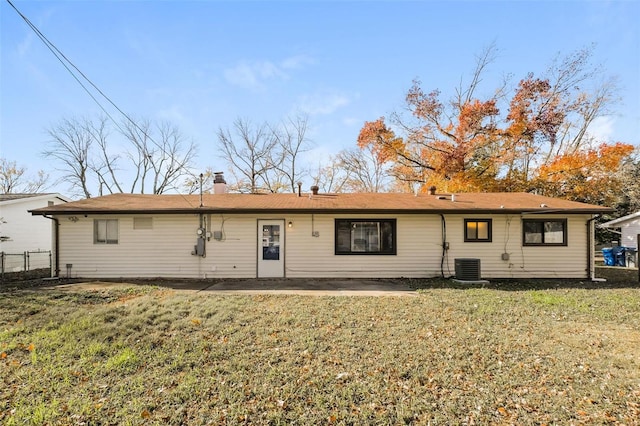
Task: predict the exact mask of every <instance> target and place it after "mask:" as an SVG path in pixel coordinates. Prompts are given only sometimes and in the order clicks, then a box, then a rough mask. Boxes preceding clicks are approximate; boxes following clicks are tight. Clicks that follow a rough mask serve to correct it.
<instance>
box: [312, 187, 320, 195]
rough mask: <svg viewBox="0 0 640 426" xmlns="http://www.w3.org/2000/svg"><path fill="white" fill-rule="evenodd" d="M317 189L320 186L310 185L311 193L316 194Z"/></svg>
mask: <svg viewBox="0 0 640 426" xmlns="http://www.w3.org/2000/svg"><path fill="white" fill-rule="evenodd" d="M319 190H320V187H319V186H318V185H313V186H312V187H311V193H312V194H313V195H318V191H319Z"/></svg>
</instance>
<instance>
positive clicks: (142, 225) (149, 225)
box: [133, 217, 153, 229]
mask: <svg viewBox="0 0 640 426" xmlns="http://www.w3.org/2000/svg"><path fill="white" fill-rule="evenodd" d="M133 229H153V218H150V217H134V218H133Z"/></svg>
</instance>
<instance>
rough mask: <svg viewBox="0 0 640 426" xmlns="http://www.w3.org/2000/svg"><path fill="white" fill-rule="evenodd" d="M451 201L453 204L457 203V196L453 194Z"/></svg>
mask: <svg viewBox="0 0 640 426" xmlns="http://www.w3.org/2000/svg"><path fill="white" fill-rule="evenodd" d="M451 201H453V202H455V201H456V194H451Z"/></svg>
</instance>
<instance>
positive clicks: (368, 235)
mask: <svg viewBox="0 0 640 426" xmlns="http://www.w3.org/2000/svg"><path fill="white" fill-rule="evenodd" d="M335 225H336V240H335V253H336V254H396V221H395V219H336V222H335Z"/></svg>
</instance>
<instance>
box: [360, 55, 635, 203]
mask: <svg viewBox="0 0 640 426" xmlns="http://www.w3.org/2000/svg"><path fill="white" fill-rule="evenodd" d="M494 53H495V48H494V47H493V46H491V47H489V48H488V49H486V50H485V51H484V52H483V53H482V55H480V56H479V57H478V60H477V63H476V67H475V69H474V71H473V73H472V77H471V80H470V82H469V83H468V85H467V86H466V87H463V86H460V87H459V88H457V89H456V91H455V95H454V96H453V97H451V98H450V99H448V100H443V99H442V94H441V92H440V91H438V90H433V91H430V92H426V91H425V90H424V89H423V88H422V83H421V82H420V81H418V80H415V81H414V82H413V85H412V86H411V88H410V89H409V90H408V92H407V95H406V99H405V100H406V106H407V108H406V109H407V110H408V114H402V113H393V114H392V115H391V117H390V119H389V120H388V122H387V121H385V119H384V118H383V117H381V118H379V119H377V120H375V121H371V122H366V123H365V124H364V126H363V128H362V129H361V131H360V134H359V137H358V146H359V147H360V148H363V149H365V148H366V149H370V150H372V151H373V152H376V153H377V154H378V156H379V158H381V159H383V160H384V161H385V162H387V163H388V164H389V165H390V166H391V170H392V173H393V175H394V177H395V179H396V186H397V187H398V189H404V190H408V189H409V188H416V186H417V187H418V189H419V190H421V191H426V188H428V187H429V186H432V185H435V186H436V187H437V188H438V189H439V190H440V191H447V192H474V191H528V192H533V191H535V192H538V193H541V194H545V195H551V196H559V197H564V198H570V199H576V200H581V201H586V202H594V203H611V202H613V198H614V196H613V195H611V194H610V195H606V194H607V193H611V191H605V189H606V188H607V187H610V185H611V184H612V183H613V182H612V180H613V179H614V178H613V177H612V176H613V175H614V172H615V171H616V170H618V168H619V167H620V165H621V164H622V163H623V161H624V160H625V158H627V157H628V156H629V155H630V153H631V151H632V149H633V147H632V146H631V145H627V144H623V143H616V144H606V143H602V141H597V140H595V139H594V138H593V137H592V136H591V134H590V132H589V129H590V126H592V124H593V122H594V120H595V119H596V118H598V117H602V116H604V115H606V114H607V113H608V112H609V107H610V106H611V105H612V104H613V103H615V101H616V100H617V97H616V84H615V80H604V81H603V82H600V83H599V84H597V85H595V86H593V84H594V81H596V80H597V79H598V78H600V76H601V74H602V73H601V70H600V69H599V68H598V67H594V66H592V65H591V64H590V57H591V54H592V48H587V49H583V50H580V51H577V52H575V53H573V54H571V55H568V56H567V57H565V58H561V59H560V60H555V61H553V62H552V65H551V66H550V67H549V69H548V71H547V73H546V75H545V76H543V77H535V76H534V75H533V74H528V75H527V76H526V77H525V78H524V79H522V80H521V81H520V82H519V83H518V84H517V86H516V87H515V88H514V89H513V90H512V91H511V92H510V91H509V90H508V87H509V83H508V81H507V82H504V83H503V84H502V85H501V86H500V87H498V88H497V89H496V90H495V91H494V92H493V95H491V96H489V97H484V98H481V97H480V96H478V95H477V92H479V90H478V88H479V85H480V83H481V81H482V76H483V74H484V72H485V70H486V67H487V66H488V65H489V64H490V63H491V62H492V61H493V57H494ZM599 81H601V80H599ZM592 86H593V87H592ZM509 93H511V94H510V95H509ZM394 129H395V130H394ZM396 130H397V132H396ZM582 182H585V183H584V184H582ZM598 194H601V195H598Z"/></svg>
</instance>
